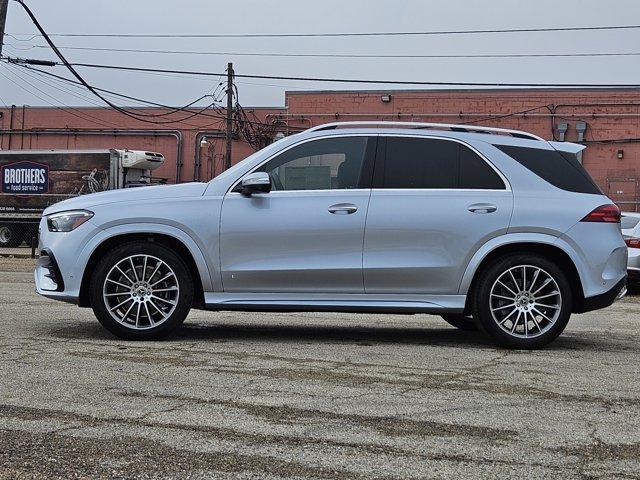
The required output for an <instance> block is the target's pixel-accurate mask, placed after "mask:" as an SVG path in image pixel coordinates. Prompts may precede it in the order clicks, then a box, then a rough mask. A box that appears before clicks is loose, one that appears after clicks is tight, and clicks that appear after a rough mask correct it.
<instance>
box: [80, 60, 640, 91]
mask: <svg viewBox="0 0 640 480" xmlns="http://www.w3.org/2000/svg"><path fill="white" fill-rule="evenodd" d="M72 65H73V66H76V67H86V68H100V69H109V70H126V71H132V72H160V73H174V74H183V75H200V76H220V75H221V73H219V72H207V71H195V70H173V69H164V68H144V67H127V66H122V65H104V64H95V63H73V64H72ZM235 77H238V78H254V79H266V80H294V81H301V82H325V83H326V82H328V83H360V84H362V83H365V84H381V85H430V86H473V87H543V88H545V87H556V88H589V87H591V88H639V87H640V84H637V83H634V84H611V83H511V82H432V81H422V80H415V81H414V80H378V79H359V78H358V79H356V78H327V77H293V76H283V75H251V74H239V73H236V74H235Z"/></svg>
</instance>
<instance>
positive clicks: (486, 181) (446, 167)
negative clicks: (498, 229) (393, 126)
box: [376, 137, 505, 190]
mask: <svg viewBox="0 0 640 480" xmlns="http://www.w3.org/2000/svg"><path fill="white" fill-rule="evenodd" d="M376 177H377V178H378V181H377V182H376V187H378V188H419V189H435V188H447V189H454V188H465V189H502V190H504V189H505V185H504V182H503V181H502V180H501V179H500V177H499V176H498V174H497V173H496V172H495V171H494V170H493V169H492V168H491V167H490V166H489V165H488V164H487V162H485V161H484V160H483V159H482V158H481V157H480V156H478V155H477V154H476V153H475V152H473V151H472V150H471V149H469V148H467V147H465V146H464V145H461V144H459V143H457V142H452V141H448V140H437V139H427V138H407V137H387V139H386V154H385V161H384V171H383V172H382V175H380V176H378V175H376Z"/></svg>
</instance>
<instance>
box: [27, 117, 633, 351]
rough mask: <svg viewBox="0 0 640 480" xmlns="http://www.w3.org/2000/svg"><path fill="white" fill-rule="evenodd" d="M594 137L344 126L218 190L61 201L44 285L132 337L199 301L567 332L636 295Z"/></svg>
mask: <svg viewBox="0 0 640 480" xmlns="http://www.w3.org/2000/svg"><path fill="white" fill-rule="evenodd" d="M582 148H583V146H581V145H576V144H572V143H558V142H548V141H545V140H543V139H542V138H540V137H537V136H535V135H532V134H529V133H526V132H520V131H513V130H504V129H495V128H486V127H479V126H466V125H445V124H426V123H401V122H396V123H384V122H383V123H380V122H345V123H335V124H327V125H321V126H318V127H314V128H311V129H309V130H307V131H305V132H303V133H300V134H297V135H293V136H290V137H287V138H285V139H282V140H279V141H277V142H275V143H274V144H272V145H270V146H268V147H267V148H265V149H263V150H261V151H259V152H257V153H255V154H253V155H251V156H250V157H248V158H247V159H245V160H244V161H242V162H240V163H238V164H237V165H235V166H234V167H232V168H231V169H229V170H227V171H226V172H224V173H223V174H221V175H219V176H217V177H216V178H214V179H213V180H211V181H209V182H208V183H188V184H179V185H173V186H154V187H144V188H136V189H128V190H119V191H110V192H104V193H97V194H92V195H86V196H82V197H77V198H73V199H70V200H66V201H63V202H60V203H57V204H55V205H53V206H51V207H49V208H48V209H47V210H46V211H45V214H44V217H43V219H42V222H41V224H40V243H39V245H40V258H39V260H38V263H37V268H36V271H35V279H36V286H37V291H38V293H40V294H42V295H45V296H47V297H49V298H53V299H57V300H64V301H68V302H73V303H76V304H78V305H80V306H81V307H91V308H93V311H94V312H95V315H96V317H97V318H98V320H99V321H100V323H102V325H103V326H104V327H106V328H107V329H108V330H109V331H111V332H113V333H114V334H115V335H117V336H120V337H123V338H128V339H148V338H154V337H158V336H162V335H167V334H169V333H170V332H172V331H173V330H174V329H175V328H176V327H178V326H179V325H180V324H181V323H182V322H183V320H184V319H185V317H186V316H187V314H188V312H189V310H190V309H191V308H200V309H208V310H231V309H234V310H263V311H302V310H306V311H319V310H328V311H346V312H379V313H397V312H401V313H431V314H439V315H442V317H443V318H444V319H445V320H446V321H447V322H449V323H450V324H452V325H454V326H456V327H458V328H462V329H475V328H479V329H481V330H483V331H485V332H486V333H488V334H489V335H490V336H491V337H492V338H493V340H494V341H495V342H496V343H498V344H500V345H503V346H509V347H520V348H536V347H540V346H542V345H545V344H547V343H549V342H550V341H552V340H553V339H555V338H556V337H557V336H558V335H560V333H562V331H563V330H564V328H565V326H566V325H567V322H568V321H569V317H570V315H571V314H572V313H581V312H586V311H588V310H594V309H598V308H604V307H607V306H608V305H610V304H611V303H613V301H614V300H615V299H616V298H618V297H621V296H622V295H624V293H625V278H626V266H627V250H626V246H625V242H624V240H623V237H622V235H621V232H620V212H619V210H618V208H617V207H616V206H615V205H613V204H612V202H611V201H610V200H609V199H608V198H607V197H606V196H604V195H603V194H602V192H601V191H600V189H599V188H598V186H597V185H596V184H595V183H594V182H593V180H592V179H591V178H590V177H589V175H588V174H587V173H586V171H585V170H584V169H583V168H582V165H581V164H580V162H579V161H578V159H577V157H576V154H577V153H578V152H579V151H581V150H582Z"/></svg>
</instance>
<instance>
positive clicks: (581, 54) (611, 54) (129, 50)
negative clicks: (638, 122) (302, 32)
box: [5, 44, 640, 59]
mask: <svg viewBox="0 0 640 480" xmlns="http://www.w3.org/2000/svg"><path fill="white" fill-rule="evenodd" d="M5 45H6V46H10V47H13V48H16V46H15V45H13V44H5ZM34 48H45V49H48V48H49V47H48V46H47V45H31V46H30V47H28V48H19V49H20V50H31V49H34ZM58 48H60V49H63V50H79V51H88V52H119V53H152V54H170V55H209V56H210V55H213V56H247V57H284V58H300V57H301V58H304V57H311V58H371V59H377V58H393V59H396V58H404V59H414V58H554V57H555V58H558V57H559V58H564V57H587V58H588V57H633V56H638V55H640V52H577V53H576V52H573V53H479V54H451V55H447V54H387V55H384V54H358V53H276V52H211V51H206V52H205V51H198V50H148V49H138V48H108V47H73V46H62V45H58Z"/></svg>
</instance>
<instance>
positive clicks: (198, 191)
mask: <svg viewBox="0 0 640 480" xmlns="http://www.w3.org/2000/svg"><path fill="white" fill-rule="evenodd" d="M206 188H207V184H206V183H195V182H194V183H180V184H178V185H156V186H153V187H136V188H123V189H119V190H108V191H106V192H99V193H90V194H88V195H80V196H78V197H74V198H70V199H68V200H63V201H62V202H58V203H56V204H54V205H51V206H50V207H48V208H47V209H46V210H45V211H44V215H50V214H52V213H56V212H63V211H65V210H78V209H89V210H90V209H91V207H95V206H97V205H106V204H109V203H126V202H139V201H142V200H153V199H156V198H157V199H163V200H166V199H170V198H182V197H200V196H202V195H203V194H204V191H205V189H206Z"/></svg>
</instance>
